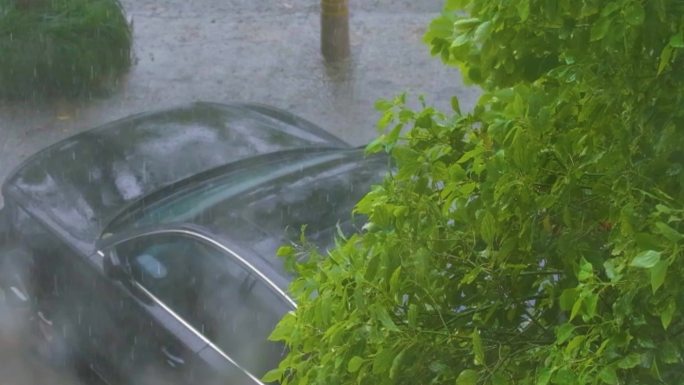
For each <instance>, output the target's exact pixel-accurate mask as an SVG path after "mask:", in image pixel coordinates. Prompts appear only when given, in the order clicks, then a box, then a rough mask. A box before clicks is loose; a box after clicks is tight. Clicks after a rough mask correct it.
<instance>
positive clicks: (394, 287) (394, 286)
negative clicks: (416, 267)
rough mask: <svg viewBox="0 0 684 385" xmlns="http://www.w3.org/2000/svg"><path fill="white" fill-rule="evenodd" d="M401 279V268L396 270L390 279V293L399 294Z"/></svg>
mask: <svg viewBox="0 0 684 385" xmlns="http://www.w3.org/2000/svg"><path fill="white" fill-rule="evenodd" d="M400 278H401V266H399V267H397V268H396V269H394V272H393V273H392V276H391V277H390V280H389V289H390V293H397V291H398V290H399V284H400V282H401V280H400Z"/></svg>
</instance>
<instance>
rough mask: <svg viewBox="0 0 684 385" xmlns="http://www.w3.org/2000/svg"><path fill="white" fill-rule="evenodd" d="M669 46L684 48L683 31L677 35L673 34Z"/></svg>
mask: <svg viewBox="0 0 684 385" xmlns="http://www.w3.org/2000/svg"><path fill="white" fill-rule="evenodd" d="M669 46H670V47H672V48H684V37H683V36H682V33H681V32H679V33H678V34H676V35H672V37H671V38H670V43H669Z"/></svg>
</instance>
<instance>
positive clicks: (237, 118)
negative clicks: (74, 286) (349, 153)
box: [3, 103, 348, 251]
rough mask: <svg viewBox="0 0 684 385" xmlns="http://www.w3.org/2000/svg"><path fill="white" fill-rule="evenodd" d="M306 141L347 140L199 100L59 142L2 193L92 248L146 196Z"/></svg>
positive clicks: (261, 109)
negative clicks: (119, 214)
mask: <svg viewBox="0 0 684 385" xmlns="http://www.w3.org/2000/svg"><path fill="white" fill-rule="evenodd" d="M306 147H339V148H344V147H348V145H347V144H346V143H344V142H342V141H341V140H339V139H337V138H335V137H334V136H332V135H330V134H328V133H326V132H325V131H324V130H322V129H321V128H319V127H317V126H315V125H313V124H311V123H309V122H307V121H305V120H303V119H300V118H298V117H296V116H294V115H291V114H289V113H287V112H284V111H279V110H276V109H272V108H270V107H265V106H259V105H246V104H236V105H219V104H211V103H194V104H191V105H188V106H184V107H180V108H175V109H171V110H166V111H160V112H154V113H147V114H141V115H137V116H133V117H129V118H125V119H123V120H119V121H116V122H114V123H110V124H107V125H105V126H102V127H99V128H96V129H93V130H90V131H87V132H85V133H82V134H79V135H76V136H74V137H72V138H69V139H66V140H64V141H62V142H60V143H57V144H56V145H53V146H51V147H49V148H47V149H45V150H43V151H41V152H39V153H37V154H36V155H34V156H32V157H31V158H30V159H29V160H28V161H26V162H25V163H24V164H23V165H21V166H20V167H19V168H18V169H17V171H15V173H14V174H13V175H12V176H11V177H10V178H8V180H7V181H6V182H5V185H4V186H3V192H4V194H5V196H6V197H7V198H9V199H10V200H11V201H13V202H15V203H17V204H19V205H20V206H22V207H23V208H24V209H25V210H26V211H28V212H29V213H30V214H31V215H32V216H33V217H35V218H38V219H39V220H41V221H42V222H44V223H46V224H47V225H48V226H49V227H51V228H52V229H53V230H54V231H55V232H56V233H58V235H60V236H62V237H63V238H68V239H67V240H68V241H70V243H72V244H74V245H76V246H79V247H81V248H91V247H92V246H93V244H94V242H95V241H96V240H97V238H98V236H99V235H100V232H101V230H102V229H103V227H104V226H105V225H106V224H107V223H108V221H109V220H111V218H112V217H113V216H115V215H116V213H117V212H119V211H120V210H121V209H122V208H124V207H126V206H127V205H129V204H130V203H132V202H134V201H137V200H139V199H140V198H141V197H144V196H146V195H148V194H150V193H152V192H154V191H157V190H159V189H162V188H164V187H166V186H169V185H171V184H173V183H176V182H178V181H180V180H183V179H186V178H188V177H190V176H192V175H195V174H197V173H201V172H204V171H207V170H210V169H212V168H215V167H218V166H221V165H225V164H229V163H233V162H236V161H238V160H241V159H246V158H249V157H252V156H255V155H258V154H265V153H271V152H277V151H282V150H287V149H294V148H306ZM88 251H92V250H88Z"/></svg>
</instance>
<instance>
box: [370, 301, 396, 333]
mask: <svg viewBox="0 0 684 385" xmlns="http://www.w3.org/2000/svg"><path fill="white" fill-rule="evenodd" d="M373 313H374V315H375V317H376V318H377V319H378V320H379V321H380V323H382V325H383V326H384V327H385V328H386V329H387V330H390V331H399V328H398V327H397V325H396V324H395V323H394V321H392V318H391V317H390V315H389V313H388V312H387V309H385V308H384V307H382V306H381V305H377V306H374V307H373Z"/></svg>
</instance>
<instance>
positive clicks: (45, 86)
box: [0, 0, 131, 98]
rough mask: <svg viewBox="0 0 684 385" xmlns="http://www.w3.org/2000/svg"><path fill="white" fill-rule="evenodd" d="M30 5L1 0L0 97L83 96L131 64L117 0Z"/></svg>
mask: <svg viewBox="0 0 684 385" xmlns="http://www.w3.org/2000/svg"><path fill="white" fill-rule="evenodd" d="M23 3H27V2H26V1H24V2H23ZM29 3H31V5H23V6H22V5H20V3H19V2H18V1H17V2H15V1H12V0H0V97H9V98H27V97H40V96H52V95H62V96H76V95H81V94H84V93H86V92H92V91H94V90H95V91H97V90H98V89H100V88H102V87H103V86H106V85H107V84H106V83H107V82H111V81H112V80H114V79H115V78H116V77H117V76H119V75H120V74H121V73H123V72H124V71H126V70H127V69H128V67H129V66H130V63H131V54H130V50H131V31H130V26H129V25H128V22H127V21H126V19H125V17H124V14H123V9H122V8H121V5H120V3H119V2H118V0H49V1H48V0H40V1H37V0H32V1H30V2H29Z"/></svg>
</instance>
